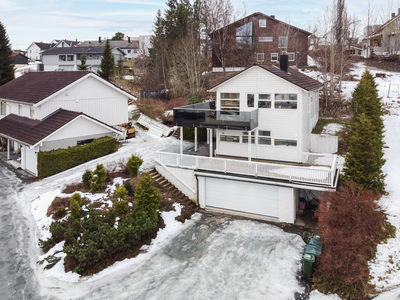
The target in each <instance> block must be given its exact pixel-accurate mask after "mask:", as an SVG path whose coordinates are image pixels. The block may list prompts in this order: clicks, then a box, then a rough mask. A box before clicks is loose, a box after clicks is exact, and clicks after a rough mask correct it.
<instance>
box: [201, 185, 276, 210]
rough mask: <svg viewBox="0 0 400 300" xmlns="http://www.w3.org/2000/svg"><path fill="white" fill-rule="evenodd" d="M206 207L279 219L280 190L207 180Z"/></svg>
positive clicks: (272, 187) (274, 187)
mask: <svg viewBox="0 0 400 300" xmlns="http://www.w3.org/2000/svg"><path fill="white" fill-rule="evenodd" d="M206 206H212V207H216V208H222V209H230V210H236V211H241V212H247V213H252V214H259V215H264V216H270V217H279V188H278V187H277V186H271V185H266V184H258V183H250V182H243V181H234V180H225V179H218V178H206Z"/></svg>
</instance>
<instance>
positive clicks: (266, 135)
mask: <svg viewBox="0 0 400 300" xmlns="http://www.w3.org/2000/svg"><path fill="white" fill-rule="evenodd" d="M258 144H259V145H271V131H267V130H259V131H258Z"/></svg>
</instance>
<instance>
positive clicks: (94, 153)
mask: <svg viewBox="0 0 400 300" xmlns="http://www.w3.org/2000/svg"><path fill="white" fill-rule="evenodd" d="M115 148H116V141H115V139H114V138H113V137H109V136H107V137H102V138H98V139H95V140H93V142H91V143H89V144H86V145H82V146H80V145H79V146H74V147H68V149H57V150H51V151H45V152H39V153H38V177H39V178H45V177H48V176H51V175H54V174H57V173H60V172H62V171H65V170H68V169H70V168H73V167H75V166H78V165H80V164H83V163H85V162H87V161H89V160H92V159H95V158H98V157H101V156H104V155H107V154H110V153H112V152H114V151H115Z"/></svg>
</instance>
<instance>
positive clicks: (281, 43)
mask: <svg viewBox="0 0 400 300" xmlns="http://www.w3.org/2000/svg"><path fill="white" fill-rule="evenodd" d="M287 44H288V38H287V36H280V37H279V40H278V47H279V48H287Z"/></svg>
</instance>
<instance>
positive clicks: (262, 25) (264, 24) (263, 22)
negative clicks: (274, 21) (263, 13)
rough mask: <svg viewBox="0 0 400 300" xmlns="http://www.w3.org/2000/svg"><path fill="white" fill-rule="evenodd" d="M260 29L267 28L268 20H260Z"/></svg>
mask: <svg viewBox="0 0 400 300" xmlns="http://www.w3.org/2000/svg"><path fill="white" fill-rule="evenodd" d="M258 27H267V20H266V19H260V20H258Z"/></svg>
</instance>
